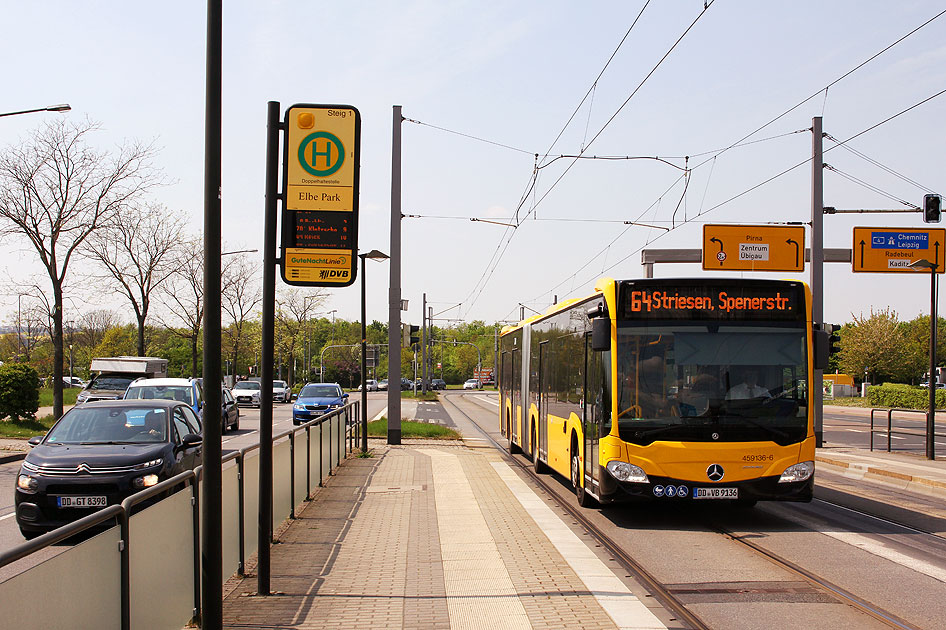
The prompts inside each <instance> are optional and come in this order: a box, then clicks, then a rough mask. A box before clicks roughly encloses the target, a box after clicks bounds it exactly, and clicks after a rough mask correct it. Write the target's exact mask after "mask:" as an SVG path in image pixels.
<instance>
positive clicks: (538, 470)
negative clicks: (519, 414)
mask: <svg viewBox="0 0 946 630" xmlns="http://www.w3.org/2000/svg"><path fill="white" fill-rule="evenodd" d="M532 469H533V470H534V471H535V474H537V475H544V474H545V473H546V472H548V466H546V465H545V464H544V463H543V462H542V460H540V459H539V445H538V444H536V442H535V425H534V424H533V425H532Z"/></svg>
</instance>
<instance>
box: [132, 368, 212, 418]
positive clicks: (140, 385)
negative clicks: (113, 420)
mask: <svg viewBox="0 0 946 630" xmlns="http://www.w3.org/2000/svg"><path fill="white" fill-rule="evenodd" d="M123 398H124V399H125V400H178V401H180V402H183V403H187V404H188V405H190V408H191V409H193V410H194V413H196V414H197V417H198V418H200V419H201V420H203V417H204V393H203V390H201V388H200V385H199V384H198V383H197V379H193V378H139V379H137V380H135V381H132V383H131V385H129V386H128V389H126V390H125V395H124V396H123Z"/></svg>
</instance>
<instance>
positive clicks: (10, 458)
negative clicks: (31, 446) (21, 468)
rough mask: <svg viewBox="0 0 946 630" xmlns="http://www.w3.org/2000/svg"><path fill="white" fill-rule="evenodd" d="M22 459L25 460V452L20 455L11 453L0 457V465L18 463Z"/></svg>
mask: <svg viewBox="0 0 946 630" xmlns="http://www.w3.org/2000/svg"><path fill="white" fill-rule="evenodd" d="M22 459H26V452H25V451H24V452H22V453H11V454H9V455H0V464H8V463H10V462H18V461H20V460H22Z"/></svg>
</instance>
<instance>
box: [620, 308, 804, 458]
mask: <svg viewBox="0 0 946 630" xmlns="http://www.w3.org/2000/svg"><path fill="white" fill-rule="evenodd" d="M806 361H807V357H806V356H805V330H804V329H803V328H799V327H795V326H794V325H792V326H781V327H778V326H707V325H687V324H679V325H671V326H647V327H631V326H621V327H620V328H619V330H618V357H617V365H618V374H617V387H618V392H617V394H618V395H617V399H618V406H619V408H618V410H617V414H616V415H617V419H618V420H617V421H618V432H619V433H620V436H621V439H623V440H625V441H628V442H631V443H634V444H640V445H646V444H650V443H651V442H653V441H654V440H691V441H711V440H715V439H724V440H727V441H774V442H775V443H777V444H781V445H787V444H792V443H795V442H798V441H800V440H802V439H804V437H805V433H806V429H807V407H808V401H807V380H806V378H805V375H806ZM605 365H606V366H608V367H609V366H610V363H609V362H605ZM605 381H607V379H605ZM714 436H715V437H714Z"/></svg>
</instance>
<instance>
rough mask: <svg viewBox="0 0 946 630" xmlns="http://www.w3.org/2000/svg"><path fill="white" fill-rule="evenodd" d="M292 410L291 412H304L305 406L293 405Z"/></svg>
mask: <svg viewBox="0 0 946 630" xmlns="http://www.w3.org/2000/svg"><path fill="white" fill-rule="evenodd" d="M292 410H293V411H305V405H293V406H292Z"/></svg>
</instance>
